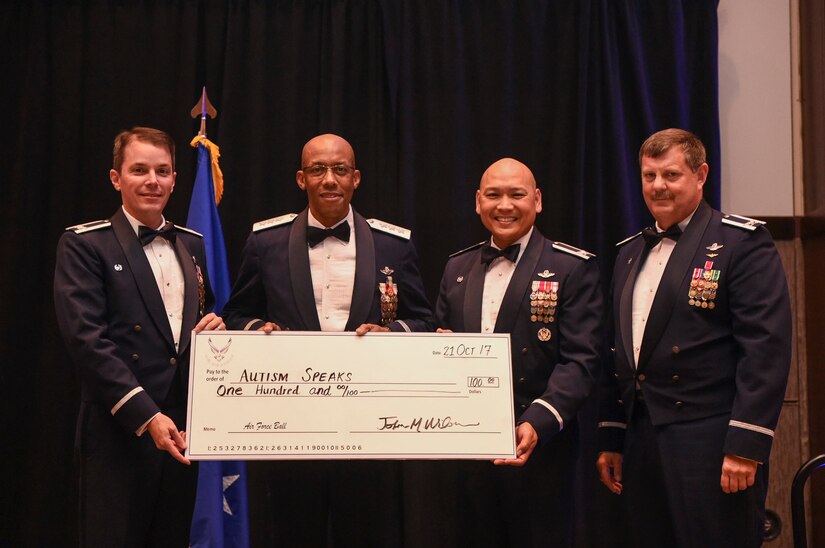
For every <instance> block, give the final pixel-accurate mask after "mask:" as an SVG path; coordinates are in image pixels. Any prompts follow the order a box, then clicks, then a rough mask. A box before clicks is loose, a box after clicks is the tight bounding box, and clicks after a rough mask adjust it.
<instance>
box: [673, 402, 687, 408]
mask: <svg viewBox="0 0 825 548" xmlns="http://www.w3.org/2000/svg"><path fill="white" fill-rule="evenodd" d="M675 405H676V407H679V408H681V407H682V406H683V405H685V404H684V403H683V402H680V401H677V402H676V404H675Z"/></svg>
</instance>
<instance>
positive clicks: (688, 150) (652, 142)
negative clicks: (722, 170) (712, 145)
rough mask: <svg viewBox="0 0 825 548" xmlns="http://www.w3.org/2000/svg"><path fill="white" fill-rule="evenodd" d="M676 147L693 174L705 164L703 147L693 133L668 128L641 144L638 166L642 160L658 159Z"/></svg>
mask: <svg viewBox="0 0 825 548" xmlns="http://www.w3.org/2000/svg"><path fill="white" fill-rule="evenodd" d="M675 146H678V147H679V148H681V149H682V153H683V154H684V155H685V163H687V165H688V167H689V168H690V169H691V170H692V171H693V172H694V173H695V172H696V170H697V169H699V166H701V165H702V164H704V163H705V161H706V158H705V145H703V144H702V141H701V140H700V139H699V137H697V136H696V135H694V134H693V133H691V132H689V131H686V130H684V129H678V128H670V129H663V130H662V131H657V132H656V133H654V134H653V135H651V136H650V137H648V138H647V140H645V142H644V143H642V148H640V149H639V165H641V164H642V158H644V157H645V156H646V157H648V158H658V157H660V156H661V155H663V154H665V153H666V152H667V151H668V150H670V149H671V148H673V147H675Z"/></svg>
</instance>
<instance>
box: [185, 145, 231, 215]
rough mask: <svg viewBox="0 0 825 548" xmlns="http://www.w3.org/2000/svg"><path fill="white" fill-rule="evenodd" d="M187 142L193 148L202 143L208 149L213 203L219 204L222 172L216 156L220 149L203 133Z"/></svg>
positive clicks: (218, 154) (221, 190)
mask: <svg viewBox="0 0 825 548" xmlns="http://www.w3.org/2000/svg"><path fill="white" fill-rule="evenodd" d="M189 144H190V145H191V146H192V147H194V148H198V145H199V144H203V146H205V147H206V148H208V149H209V156H210V157H211V158H212V181H213V183H214V185H215V205H219V204H220V203H221V198H222V197H223V172H222V171H221V166H220V165H219V164H218V158H220V157H221V149H220V147H218V145H216V144H215V143H213V142H212V141H210V140H209V139H207V138H206V136H205V135H197V136H195V138H194V139H192V142H191V143H189Z"/></svg>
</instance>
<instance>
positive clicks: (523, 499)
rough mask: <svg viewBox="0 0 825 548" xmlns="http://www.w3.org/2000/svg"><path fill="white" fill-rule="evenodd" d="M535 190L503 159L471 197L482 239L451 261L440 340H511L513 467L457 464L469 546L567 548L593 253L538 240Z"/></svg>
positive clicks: (588, 359)
mask: <svg viewBox="0 0 825 548" xmlns="http://www.w3.org/2000/svg"><path fill="white" fill-rule="evenodd" d="M541 209H542V196H541V190H539V189H538V188H536V180H535V178H534V177H533V174H532V173H531V172H530V170H529V169H528V168H527V166H525V165H524V164H522V163H521V162H519V161H517V160H513V159H511V158H505V159H502V160H499V161H497V162H496V163H494V164H493V165H491V166H490V167H489V168H488V169H487V170H486V171H485V172H484V175H483V176H482V178H481V184H480V185H479V189H478V191H477V192H476V212H477V213H478V214H479V216H480V217H481V222H482V224H483V225H484V227H485V228H486V229H487V230H489V231H490V234H491V237H490V239H489V240H486V241H484V242H480V243H478V244H476V245H474V246H472V247H470V248H467V249H465V250H463V251H459V252H458V253H454V254H453V255H451V256H450V260H449V261H448V263H447V266H446V267H445V269H444V275H443V276H442V279H441V289H440V292H439V296H438V304H437V305H436V316H437V320H438V322H439V325H440V326H441V327H440V330H441V331H455V332H465V333H479V332H480V333H510V334H511V344H512V353H513V354H512V367H513V378H514V379H515V386H514V387H513V392H514V398H515V411H516V415H517V417H518V418H517V420H516V424H515V425H514V428H515V429H516V443H517V449H516V452H517V455H516V458H515V459H512V460H497V461H494V464H495V465H497V466H493V464H491V463H489V462H462V463H459V464H458V465H457V466H456V470H457V474H458V479H457V481H458V489H459V492H458V498H459V500H460V501H461V503H460V505H459V508H458V516H459V520H460V523H459V527H460V530H461V531H462V536H463V538H465V540H466V544H467V545H468V546H569V545H570V543H571V537H570V533H571V524H572V521H573V518H572V516H573V513H572V501H573V487H572V486H573V477H574V475H575V473H574V463H575V454H576V443H577V430H578V429H577V426H576V413H577V412H578V410H579V408H580V406H581V404H582V403H583V402H584V400H585V398H587V396H588V394H589V393H590V390H591V388H592V386H593V384H594V379H595V378H596V376H597V371H598V364H599V356H600V352H599V351H600V343H601V341H602V336H603V333H602V316H603V310H602V306H603V297H602V292H601V286H600V284H599V272H598V267H597V265H596V261H595V260H594V259H593V255H592V254H590V253H587V252H586V251H582V250H580V249H576V248H575V247H572V246H570V245H567V244H563V243H561V242H553V241H551V240H548V239H546V238H545V237H544V236H543V235H542V234H541V233H540V232H539V231H538V229H537V228H536V227H534V226H533V223H534V222H535V220H536V215H537V214H538V213H540V212H541Z"/></svg>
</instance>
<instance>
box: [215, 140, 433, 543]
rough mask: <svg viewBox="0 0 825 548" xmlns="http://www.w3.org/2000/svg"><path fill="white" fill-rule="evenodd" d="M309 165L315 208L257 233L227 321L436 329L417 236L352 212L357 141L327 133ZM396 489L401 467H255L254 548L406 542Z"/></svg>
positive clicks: (302, 183)
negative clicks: (421, 270) (414, 242)
mask: <svg viewBox="0 0 825 548" xmlns="http://www.w3.org/2000/svg"><path fill="white" fill-rule="evenodd" d="M301 166H302V167H301V169H300V170H298V172H297V174H296V180H297V183H298V187H299V188H301V190H303V191H305V192H306V193H307V198H308V202H309V207H308V208H307V209H305V210H304V211H302V212H301V213H300V214H297V215H296V214H288V215H283V216H280V217H275V218H274V219H269V220H267V221H262V222H259V223H256V224H255V225H254V226H253V229H252V233H251V234H250V236H249V239H248V240H247V242H246V246H245V248H244V251H243V258H242V261H241V267H240V271H239V274H238V279H237V280H236V282H235V285H234V287H233V290H232V296H231V297H230V299H229V302H228V303H227V304H226V307H225V308H224V312H223V313H224V317H225V318H226V322H227V325H228V326H229V327H230V328H232V329H257V330H262V331H266V332H272V331H273V330H281V329H290V330H301V331H355V332H356V333H358V334H359V335H363V334H365V333H368V332H373V331H396V332H404V331H406V332H409V331H432V329H433V318H432V311H431V308H430V305H429V303H428V301H427V298H426V295H425V293H424V287H423V283H422V281H421V276H420V274H419V271H418V266H417V255H416V251H415V248H414V246H413V245H412V242H411V241H410V231H409V230H407V229H405V228H401V227H398V226H394V225H391V224H389V223H385V222H383V221H379V220H377V219H369V220H366V219H364V218H363V217H362V216H361V215H359V214H358V213H356V212H355V211H354V210H353V209H352V207H351V206H350V202H351V200H352V196H353V193H354V192H355V189H356V188H358V186H359V185H360V183H361V172H360V171H359V170H358V169H357V168H356V164H355V153H354V151H353V149H352V147H351V146H350V144H349V143H348V142H347V141H346V140H344V139H343V138H341V137H339V136H337V135H331V134H325V135H319V136H318V137H315V138H313V139H311V140H310V141H309V142H307V144H306V145H304V148H303V152H302V154H301ZM331 365H334V364H331ZM399 483H400V472H399V469H398V464H397V463H393V462H379V461H371V462H370V461H350V462H323V461H317V462H306V461H304V462H254V463H250V466H249V491H250V516H251V534H252V538H253V544H255V545H258V544H260V545H261V546H271V545H273V543H276V542H277V543H282V544H283V545H285V546H287V545H291V546H299V545H300V546H322V545H324V544H325V543H326V541H327V539H328V537H331V538H332V539H333V541H334V544H335V546H348V545H353V546H370V545H373V546H393V545H398V544H400V542H401V539H400V535H401V533H402V530H401V523H400V520H401V509H400V494H399V493H398V492H397V489H398V485H399Z"/></svg>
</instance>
